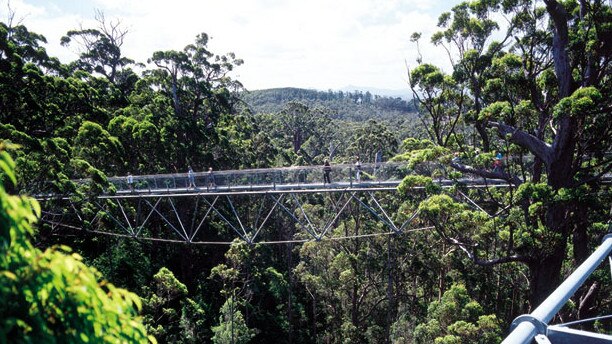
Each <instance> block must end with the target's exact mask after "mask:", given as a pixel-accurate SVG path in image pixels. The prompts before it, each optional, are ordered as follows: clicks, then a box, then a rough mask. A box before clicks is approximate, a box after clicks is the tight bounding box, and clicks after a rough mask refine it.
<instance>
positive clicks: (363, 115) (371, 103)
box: [240, 88, 416, 121]
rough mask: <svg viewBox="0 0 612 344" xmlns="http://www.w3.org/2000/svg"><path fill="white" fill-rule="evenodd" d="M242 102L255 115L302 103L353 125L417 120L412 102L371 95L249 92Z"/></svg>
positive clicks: (295, 90)
mask: <svg viewBox="0 0 612 344" xmlns="http://www.w3.org/2000/svg"><path fill="white" fill-rule="evenodd" d="M240 97H241V99H242V100H243V101H244V102H245V103H246V104H247V106H248V107H249V109H250V110H251V111H253V112H254V113H276V112H279V111H281V110H282V109H283V107H284V106H285V104H286V103H288V102H290V101H300V102H302V103H305V104H307V105H309V106H311V107H324V108H328V109H330V110H331V113H332V118H335V119H341V120H349V121H367V120H369V119H377V120H416V109H415V108H414V104H413V102H412V101H406V100H404V99H402V98H399V97H398V98H392V97H385V96H380V95H373V94H371V93H370V92H369V91H366V92H362V91H359V90H355V91H352V92H343V91H332V90H328V91H327V92H323V91H316V90H307V89H301V88H276V89H267V90H254V91H247V92H243V93H242V94H241V96H240Z"/></svg>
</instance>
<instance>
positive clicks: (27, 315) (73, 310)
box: [0, 150, 155, 343]
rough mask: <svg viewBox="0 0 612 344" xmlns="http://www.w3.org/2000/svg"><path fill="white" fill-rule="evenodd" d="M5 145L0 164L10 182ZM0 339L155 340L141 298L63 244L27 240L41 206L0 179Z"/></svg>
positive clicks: (11, 165) (10, 168) (10, 166)
mask: <svg viewBox="0 0 612 344" xmlns="http://www.w3.org/2000/svg"><path fill="white" fill-rule="evenodd" d="M14 167H15V164H14V162H13V160H12V159H11V158H10V156H9V155H8V154H7V153H6V151H4V150H2V152H1V153H0V168H1V169H2V171H3V173H4V174H5V175H6V176H7V177H8V178H9V180H11V181H12V182H13V183H15V182H16V180H15V174H14ZM0 204H1V207H2V209H1V211H0V224H1V226H0V228H1V229H2V232H1V233H0V239H1V242H0V257H1V258H0V280H1V281H0V282H1V283H0V314H2V316H1V317H0V341H2V342H7V341H8V340H9V339H10V340H12V341H19V342H32V343H36V342H47V343H77V342H78V343H81V342H89V341H93V342H110V343H120V342H125V341H130V342H147V341H149V340H150V341H152V342H155V339H154V338H153V337H150V336H147V332H146V330H145V328H144V326H143V325H142V323H141V320H140V319H139V318H138V317H137V316H136V315H137V314H136V313H137V311H138V310H139V309H140V307H141V303H140V299H139V298H138V296H136V295H135V294H133V293H130V292H129V291H127V290H124V289H120V288H116V287H115V286H114V285H112V284H111V283H108V282H107V281H104V280H102V276H101V275H100V273H99V272H98V271H97V270H95V269H92V268H90V267H88V266H87V265H85V264H84V263H83V261H82V258H81V256H80V255H78V254H76V253H71V250H70V248H68V247H66V246H59V247H51V248H49V249H47V250H45V251H40V250H39V249H37V248H35V247H34V246H33V245H32V244H31V239H32V236H33V235H34V229H33V227H32V226H33V224H34V223H35V222H36V220H37V217H38V216H40V206H39V205H38V203H37V202H36V201H35V200H33V199H30V198H28V197H23V196H12V195H9V194H7V193H6V191H5V188H4V186H3V185H1V184H0Z"/></svg>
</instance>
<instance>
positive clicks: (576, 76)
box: [412, 0, 612, 304]
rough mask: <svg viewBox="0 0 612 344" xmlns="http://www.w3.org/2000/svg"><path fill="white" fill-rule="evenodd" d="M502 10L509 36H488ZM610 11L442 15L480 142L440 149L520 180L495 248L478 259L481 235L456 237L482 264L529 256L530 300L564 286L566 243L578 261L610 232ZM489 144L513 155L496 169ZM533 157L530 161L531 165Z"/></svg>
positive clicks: (479, 168) (550, 7) (552, 2)
mask: <svg viewBox="0 0 612 344" xmlns="http://www.w3.org/2000/svg"><path fill="white" fill-rule="evenodd" d="M542 5H544V6H542ZM494 13H503V15H504V16H505V18H507V20H508V23H507V27H506V32H505V34H503V35H502V41H501V42H496V41H492V39H493V36H492V32H493V29H494V28H496V26H497V24H496V23H495V22H494V21H492V18H493V15H494ZM611 13H612V12H611V9H610V6H609V5H608V4H605V3H602V2H600V1H579V2H574V1H569V2H562V3H560V2H558V1H556V0H544V2H543V3H540V2H531V1H512V2H501V1H471V2H465V3H462V4H460V5H458V6H456V7H454V8H453V10H452V12H451V13H445V14H443V15H442V16H441V17H440V22H439V24H440V26H441V27H442V29H443V30H442V31H441V32H439V33H437V34H434V36H433V37H432V41H433V42H434V44H440V45H441V44H442V43H443V42H446V44H447V45H445V46H446V47H450V46H451V45H453V46H454V47H455V48H456V49H457V50H458V52H459V54H458V60H456V61H455V60H452V63H453V73H452V78H453V81H454V82H455V83H456V84H457V85H458V87H462V88H464V89H465V90H466V91H467V92H465V93H466V94H468V95H469V99H470V102H471V104H470V106H469V108H466V109H465V110H464V111H463V112H462V114H461V116H462V119H463V120H464V121H465V122H466V123H470V124H471V125H473V126H474V128H475V129H476V132H477V133H478V136H477V137H478V140H475V138H476V136H474V138H472V142H469V141H468V140H467V138H466V140H465V141H464V142H463V143H464V144H461V142H460V141H458V142H456V143H452V142H451V144H448V145H447V148H448V150H444V149H442V150H438V155H437V156H439V157H441V158H442V161H447V162H449V161H450V158H449V157H448V154H449V153H450V152H452V151H453V150H456V151H457V150H461V151H462V154H461V160H454V161H453V162H451V163H450V165H451V166H452V167H453V168H454V169H456V170H457V171H460V172H464V173H472V174H476V175H479V176H482V177H486V178H498V179H504V180H506V181H508V182H509V183H510V184H512V185H514V188H515V189H510V190H509V191H508V193H505V194H498V196H499V197H500V198H498V200H503V201H504V202H506V204H507V205H508V208H507V209H506V210H507V212H506V214H507V216H505V217H504V218H502V219H500V221H499V222H497V223H496V227H497V230H496V231H497V235H496V236H492V237H490V238H491V240H497V239H499V238H503V240H504V245H503V246H504V247H502V248H498V250H497V256H494V255H491V254H488V255H486V256H485V257H487V258H489V259H484V260H483V259H479V258H478V254H482V252H480V253H479V252H477V251H476V250H477V245H476V244H477V243H478V242H480V244H481V245H482V244H484V242H483V241H482V239H483V237H479V236H471V237H470V236H469V235H462V234H457V233H455V234H451V235H450V238H451V239H453V241H452V242H454V244H456V245H458V246H460V247H462V248H463V249H465V250H466V252H469V255H470V257H471V258H472V259H473V260H474V261H475V262H476V263H479V264H484V265H490V264H499V263H507V262H520V263H523V264H524V265H526V266H527V267H528V268H529V281H530V285H529V288H530V292H531V295H530V300H531V302H532V303H534V304H537V303H538V302H539V301H541V300H542V299H543V298H544V297H545V296H546V295H548V294H550V292H551V291H552V289H553V288H554V287H555V286H556V285H557V284H558V282H559V277H560V275H561V271H562V267H563V262H564V261H565V260H566V258H567V252H566V251H567V250H568V243H571V245H572V249H571V252H573V258H574V261H575V262H576V263H578V262H580V261H581V260H583V259H584V258H585V257H586V255H587V254H588V252H589V245H591V243H596V242H597V240H598V236H600V235H601V234H602V233H603V231H601V228H602V227H601V225H600V223H601V221H605V218H606V210H603V209H609V203H608V205H606V203H605V202H609V199H607V198H606V197H605V193H603V194H601V193H600V190H601V183H600V181H601V177H602V176H604V175H605V174H606V173H608V172H609V171H610V170H611V169H612V161H611V160H610V158H609V156H607V155H606V152H609V151H610V148H611V139H610V137H611V135H610V134H611V131H612V125H611V123H610V121H609V120H608V119H606V118H607V117H608V116H609V113H610V99H611V97H610V86H609V85H610V82H609V80H610V59H611V54H610V49H609V43H608V41H607V40H606V38H605V37H607V36H608V35H609V33H610V32H609V28H608V26H607V24H606V23H609V20H610V18H611V15H612V14H611ZM509 37H512V40H510V39H509ZM448 49H449V52H450V51H451V50H450V48H448ZM451 56H453V55H451ZM419 67H420V66H419ZM419 67H418V68H417V69H415V71H413V73H412V74H413V80H419V79H418V77H419V75H418V74H416V75H415V73H416V72H417V70H419ZM415 77H417V78H415ZM422 111H426V112H427V111H429V109H428V108H427V107H423V108H422ZM429 113H430V114H431V112H429ZM434 115H435V114H434ZM466 143H469V144H471V145H472V148H470V147H468V145H466ZM481 149H482V151H484V152H482V151H481ZM493 150H497V151H503V152H504V154H505V155H506V159H505V160H504V161H505V166H504V168H503V169H498V170H492V169H491V167H490V166H491V162H492V161H493V156H494V155H493V153H489V152H491V151H493ZM444 155H446V157H443V156H444ZM508 156H510V157H508ZM530 156H533V157H534V158H533V159H534V160H535V161H534V163H533V164H530V163H526V161H527V160H528V159H529V157H530ZM526 159H527V160H526ZM601 195H603V196H604V197H600V196H601ZM602 202H604V203H602ZM502 203H503V202H502ZM500 206H501V204H500ZM588 233H591V234H590V235H588ZM495 237H497V238H495ZM492 242H493V241H488V243H490V244H491V243H492ZM485 246H486V245H485ZM481 258H482V257H481Z"/></svg>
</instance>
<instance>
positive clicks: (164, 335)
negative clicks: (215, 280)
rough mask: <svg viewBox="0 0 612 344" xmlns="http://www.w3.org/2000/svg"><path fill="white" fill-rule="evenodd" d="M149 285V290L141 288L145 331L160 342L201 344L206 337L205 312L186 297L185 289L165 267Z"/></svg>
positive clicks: (186, 291)
mask: <svg viewBox="0 0 612 344" xmlns="http://www.w3.org/2000/svg"><path fill="white" fill-rule="evenodd" d="M153 283H154V285H153V288H149V287H145V288H144V294H145V295H146V296H145V298H144V299H143V303H144V307H143V315H144V323H145V325H146V327H147V330H148V331H149V332H150V333H152V334H154V335H155V337H156V338H157V339H158V340H159V341H160V342H163V343H201V342H202V341H203V340H204V338H205V334H206V329H204V328H203V325H204V323H205V318H206V313H205V311H204V309H203V308H202V306H201V305H200V304H198V303H197V302H195V301H194V300H192V299H190V298H189V297H187V295H188V290H187V287H186V286H185V285H184V284H183V283H181V282H180V281H179V280H177V279H176V277H175V276H174V274H173V273H172V271H170V270H168V269H167V268H165V267H164V268H161V269H160V270H159V271H158V272H157V273H156V274H155V275H154V276H153Z"/></svg>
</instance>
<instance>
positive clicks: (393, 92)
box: [340, 85, 412, 100]
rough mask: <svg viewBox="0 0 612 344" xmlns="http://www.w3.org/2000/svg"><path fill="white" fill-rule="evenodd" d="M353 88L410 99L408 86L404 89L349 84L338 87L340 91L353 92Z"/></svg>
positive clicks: (385, 95)
mask: <svg viewBox="0 0 612 344" xmlns="http://www.w3.org/2000/svg"><path fill="white" fill-rule="evenodd" d="M355 90H358V91H362V92H370V93H372V94H376V95H379V96H384V97H391V98H396V97H399V98H402V99H404V100H411V99H412V97H411V91H410V89H409V88H408V87H406V88H405V89H399V90H391V89H385V88H376V87H363V86H353V85H349V86H346V87H343V88H341V89H340V91H343V92H354V91H355Z"/></svg>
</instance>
